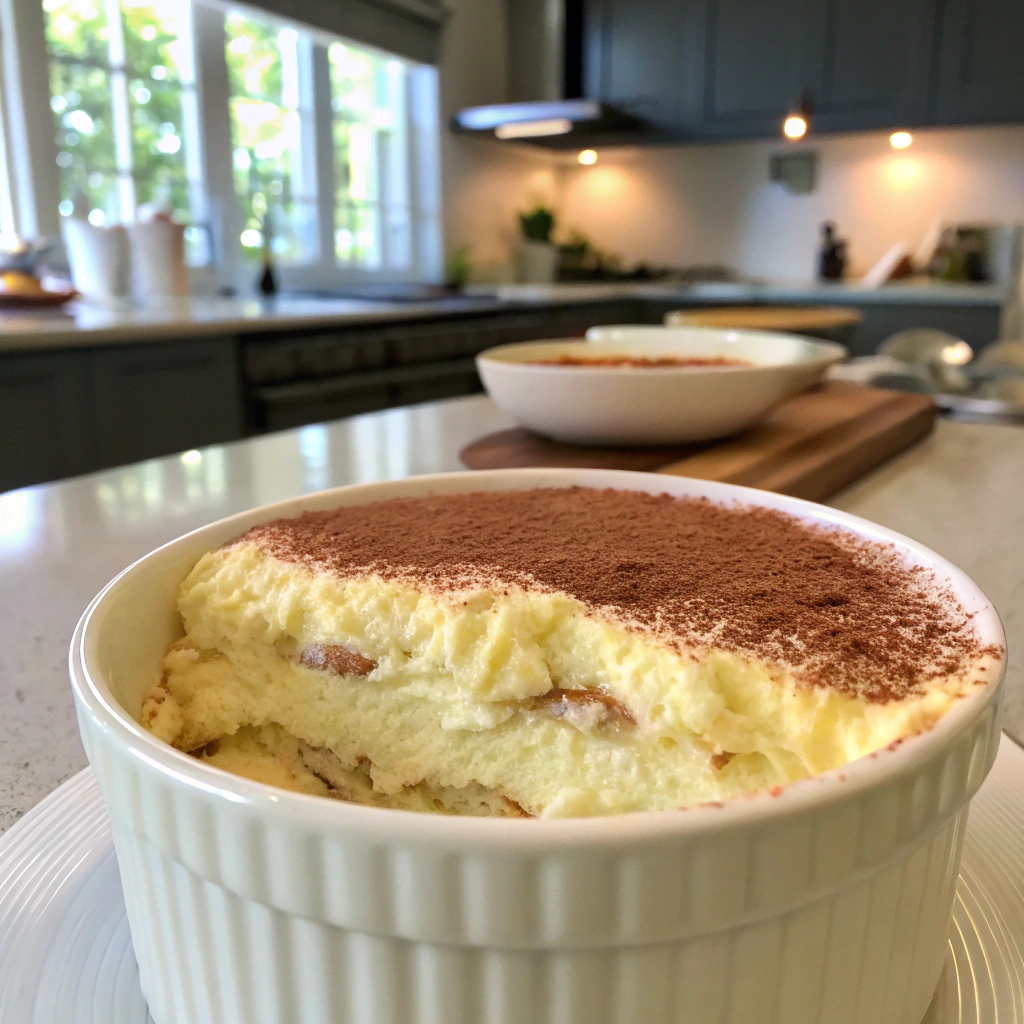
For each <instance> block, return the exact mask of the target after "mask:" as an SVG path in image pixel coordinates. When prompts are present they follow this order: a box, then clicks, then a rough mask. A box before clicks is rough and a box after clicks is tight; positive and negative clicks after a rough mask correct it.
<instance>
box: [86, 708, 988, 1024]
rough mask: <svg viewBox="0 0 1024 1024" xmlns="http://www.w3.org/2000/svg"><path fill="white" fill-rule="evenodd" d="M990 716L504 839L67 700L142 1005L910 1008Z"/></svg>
mask: <svg viewBox="0 0 1024 1024" xmlns="http://www.w3.org/2000/svg"><path fill="white" fill-rule="evenodd" d="M997 718H998V714H997V702H996V701H995V700H992V701H990V702H989V703H988V704H987V705H986V706H985V707H984V708H983V710H982V712H981V714H980V715H979V716H978V717H976V718H975V719H973V720H971V721H970V722H968V723H966V724H965V725H964V727H963V728H962V729H960V730H959V731H958V732H957V733H956V734H955V735H954V736H952V737H950V740H949V743H948V744H947V745H945V746H944V747H943V748H942V749H941V750H940V751H938V752H937V753H936V755H935V756H934V757H933V758H932V759H931V760H930V761H927V762H925V763H923V764H920V765H918V766H917V767H916V770H914V771H912V772H909V773H908V774H906V775H899V776H897V777H895V778H892V779H890V780H889V781H888V782H886V783H885V784H883V785H880V786H877V787H873V788H868V789H865V790H863V791H861V792H858V793H852V794H850V795H840V796H838V797H837V799H836V800H835V801H832V802H826V803H822V804H819V805H817V806H814V807H811V808H807V809H806V810H805V811H804V812H802V813H796V814H791V815H789V816H785V817H781V818H773V817H772V816H770V815H769V816H766V817H761V818H759V819H756V820H754V821H752V822H750V823H748V824H742V825H738V826H737V825H735V824H734V825H733V826H732V827H731V828H728V829H725V830H723V831H722V832H721V833H716V832H715V831H714V830H712V831H710V832H703V833H700V834H697V835H686V834H680V835H678V836H669V837H659V838H658V839H656V840H655V841H652V842H650V843H645V844H636V845H633V846H631V845H630V844H629V843H623V844H612V845H610V846H608V847H606V848H603V849H598V850H593V849H587V848H576V847H572V846H571V845H570V846H568V847H566V848H565V849H558V848H552V849H550V850H547V851H544V850H542V849H541V850H537V849H533V850H522V851H520V850H516V849H514V848H513V849H509V848H504V849H502V848H491V849H488V848H486V847H483V846H480V847H476V848H473V849H465V848H460V847H459V846H458V845H456V844H451V845H449V846H447V847H446V846H445V844H444V843H440V844H439V843H432V844H430V845H425V844H418V843H417V842H416V841H415V840H411V839H406V840H403V839H401V838H398V839H396V838H394V837H388V838H382V837H381V836H374V835H373V833H372V831H368V830H365V829H359V830H346V829H342V828H338V827H336V826H334V825H324V826H323V827H317V826H315V825H311V826H309V827H306V828H302V827H298V826H296V823H295V822H294V821H290V822H282V821H279V820H277V819H275V817H274V816H273V815H267V814H254V813H253V811H252V809H251V808H249V807H247V806H246V805H245V804H242V803H234V802H232V801H230V800H225V799H224V798H223V795H222V794H219V793H217V792H216V791H210V792H208V791H205V790H203V789H202V788H199V787H196V786H194V785H183V784H181V780H180V779H177V778H175V777H174V775H173V774H172V773H168V772H167V771H166V770H165V769H163V768H161V767H160V766H159V765H158V764H156V763H154V762H152V761H150V760H148V759H147V758H145V757H139V756H138V753H137V752H133V751H132V750H131V749H129V748H127V747H126V746H125V745H124V744H123V743H122V742H120V740H119V738H118V737H117V736H115V735H114V734H113V733H112V732H111V730H109V729H108V728H105V727H104V725H103V723H101V722H100V721H99V720H97V718H96V717H94V716H93V715H92V714H91V713H90V711H89V709H88V708H84V707H81V706H80V722H81V725H82V731H83V737H84V738H85V741H86V746H87V750H88V753H89V757H90V760H91V761H92V764H93V767H94V770H95V772H96V776H97V779H98V781H99V784H100V787H101V789H102V791H103V794H104V797H105V799H106V801H107V804H108V807H109V809H110V813H111V818H112V821H113V829H114V841H115V845H116V849H117V855H118V862H119V864H120V867H121V873H122V880H123V883H124V890H125V897H126V904H127V907H128V916H129V922H130V924H131V929H132V938H133V942H134V945H135V950H136V953H137V956H138V959H139V965H140V971H141V980H142V985H143V991H144V992H145V994H146V997H147V999H148V1000H149V1001H150V1008H151V1012H152V1015H153V1018H154V1020H155V1021H156V1024H203V1022H210V1024H293V1022H295V1021H303V1022H304V1024H305V1022H307V1021H308V1022H324V1024H327V1022H330V1024H483V1022H487V1024H490V1022H494V1024H602V1022H607V1024H634V1022H635V1024H641V1022H642V1024H653V1022H662V1021H663V1022H665V1024H669V1022H672V1024H676V1022H679V1024H682V1022H684V1021H685V1022H686V1024H712V1022H714V1024H754V1022H757V1024H776V1022H777V1024H789V1022H798V1024H805V1022H806V1024H816V1022H820V1024H842V1022H848V1024H918V1022H919V1021H920V1019H921V1017H922V1016H923V1014H924V1012H925V1009H926V1008H927V1005H928V1001H929V999H930V998H931V993H932V991H933V990H934V987H935V984H936V982H937V980H938V976H939V973H940V970H941V967H942V962H943V959H944V956H945V951H946V939H947V935H948V923H949V918H950V911H951V907H952V900H953V893H954V888H955V884H956V878H957V873H958V868H959V860H960V848H961V842H962V836H963V829H964V826H965V824H966V814H967V802H968V801H969V799H970V797H971V796H972V795H973V793H974V792H975V791H976V790H977V788H978V786H979V785H980V783H981V781H982V779H983V778H984V776H985V774H986V773H987V771H988V769H989V767H990V766H991V762H992V760H993V759H994V756H995V751H996V747H997V745H998V737H999V733H998V727H997Z"/></svg>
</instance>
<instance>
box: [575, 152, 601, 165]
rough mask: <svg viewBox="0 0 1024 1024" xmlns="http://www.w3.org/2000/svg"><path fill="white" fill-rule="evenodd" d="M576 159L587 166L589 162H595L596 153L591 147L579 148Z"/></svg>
mask: <svg viewBox="0 0 1024 1024" xmlns="http://www.w3.org/2000/svg"><path fill="white" fill-rule="evenodd" d="M576 159H577V160H579V162H580V163H581V164H586V165H587V166H588V167H589V166H590V165H591V164H596V163H597V153H596V152H595V151H594V150H592V149H581V150H580V155H579V156H578V157H577V158H576Z"/></svg>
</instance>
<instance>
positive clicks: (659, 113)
mask: <svg viewBox="0 0 1024 1024" xmlns="http://www.w3.org/2000/svg"><path fill="white" fill-rule="evenodd" d="M703 22H704V14H703V11H702V10H701V9H699V7H697V6H696V5H694V4H692V3H688V2H684V0H669V2H660V3H637V2H636V0H591V2H590V3H589V5H588V6H587V12H586V18H585V25H586V40H587V48H586V51H585V56H584V84H585V89H586V92H587V94H588V95H590V96H597V97H600V98H601V99H603V100H605V101H606V102H608V103H612V104H614V105H615V106H617V107H619V108H620V109H622V110H626V111H629V112H630V113H632V114H635V115H636V116H637V117H640V118H642V119H643V121H644V123H645V124H646V125H648V126H650V128H651V130H652V131H653V132H654V133H655V134H663V135H665V136H666V137H667V138H674V137H676V136H678V135H680V134H681V133H684V132H685V130H686V128H685V126H686V125H688V124H689V123H690V122H691V121H693V120H694V117H695V115H696V114H697V109H696V106H695V101H696V99H697V98H698V96H699V94H700V88H701V81H700V75H701V70H702V68H701V59H702V53H701V48H700V47H701V34H702V31H703Z"/></svg>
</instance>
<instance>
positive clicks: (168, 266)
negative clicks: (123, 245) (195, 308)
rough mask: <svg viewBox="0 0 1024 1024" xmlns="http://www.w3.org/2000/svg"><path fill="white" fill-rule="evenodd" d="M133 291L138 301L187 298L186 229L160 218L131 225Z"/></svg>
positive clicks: (129, 229)
mask: <svg viewBox="0 0 1024 1024" xmlns="http://www.w3.org/2000/svg"><path fill="white" fill-rule="evenodd" d="M128 241H129V248H130V253H131V289H132V296H133V298H134V299H135V300H136V302H140V303H147V302H152V301H154V300H157V301H159V300H161V299H177V298H184V297H185V296H187V295H188V269H187V267H186V266H185V228H184V227H183V226H182V225H181V224H175V223H174V221H172V220H169V219H166V218H163V217H157V218H154V219H153V220H151V221H146V222H141V223H136V224H130V225H129V226H128Z"/></svg>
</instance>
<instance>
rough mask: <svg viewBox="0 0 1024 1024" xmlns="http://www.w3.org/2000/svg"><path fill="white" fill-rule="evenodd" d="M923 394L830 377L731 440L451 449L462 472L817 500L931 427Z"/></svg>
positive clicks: (492, 439)
mask: <svg viewBox="0 0 1024 1024" xmlns="http://www.w3.org/2000/svg"><path fill="white" fill-rule="evenodd" d="M935 413H936V409H935V403H934V402H933V401H932V399H931V398H930V397H929V396H927V395H915V394H908V393H906V392H902V391H883V390H881V389H880V388H866V387H861V386H860V385H857V384H849V383H846V382H844V381H833V382H831V383H828V384H824V385H822V386H821V387H818V388H814V389H813V390H811V391H805V392H804V393H803V394H801V395H797V396H796V397H795V398H791V399H790V400H789V401H788V402H786V403H785V405H782V406H780V407H779V408H778V409H777V410H776V411H775V412H774V413H773V414H772V415H771V416H770V417H769V418H768V419H767V420H765V421H764V422H763V423H761V424H759V425H758V426H756V427H752V428H751V429H750V430H748V431H746V432H745V433H743V434H739V435H738V436H736V437H732V438H728V439H726V440H724V441H713V442H708V443H702V444H697V445H688V446H680V447H673V448H590V447H585V446H583V445H573V444H562V443H560V442H558V441H550V440H548V439H547V438H544V437H541V436H539V435H538V434H534V433H532V432H530V431H528V430H524V429H522V428H521V427H516V428H515V429H513V430H502V431H499V432H498V433H496V434H488V435H487V436H486V437H482V438H480V439H479V440H477V441H474V442H473V443H472V444H469V445H467V446H466V447H465V448H463V450H462V451H461V452H460V453H459V457H460V458H461V459H462V462H463V464H464V465H466V466H468V467H469V468H470V469H510V468H524V467H549V466H555V467H562V468H565V467H578V468H586V469H632V470H641V471H645V472H658V473H669V474H672V475H675V476H691V477H696V478H698V479H700V480H718V481H721V482H723V483H731V484H744V485H746V486H748V487H760V488H762V489H763V490H767V491H777V492H778V493H780V494H791V495H793V496H794V497H797V498H809V499H811V500H812V501H823V500H824V499H825V498H828V497H830V496H831V495H833V494H835V493H836V492H837V491H839V490H842V488H844V487H846V486H847V485H848V484H851V483H853V481H854V480H856V479H857V478H858V477H861V476H863V475H864V474H865V473H867V472H868V471H870V470H872V469H874V468H875V467H876V466H878V465H880V464H881V463H883V462H885V460H886V459H889V458H891V457H892V456H893V455H896V454H897V453H898V452H901V451H903V450H904V449H905V448H908V447H910V445H912V444H914V442H916V441H919V440H920V439H921V438H922V437H924V436H925V435H926V434H928V433H929V431H931V429H932V426H933V424H934V422H935Z"/></svg>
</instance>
